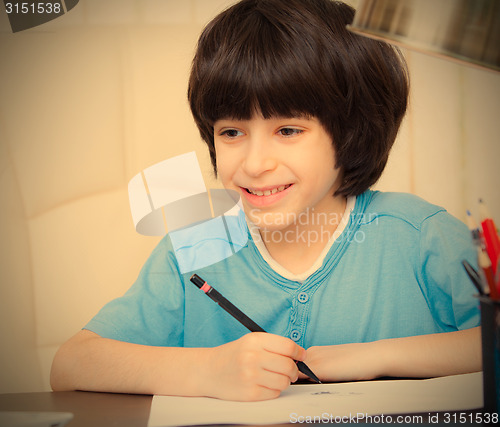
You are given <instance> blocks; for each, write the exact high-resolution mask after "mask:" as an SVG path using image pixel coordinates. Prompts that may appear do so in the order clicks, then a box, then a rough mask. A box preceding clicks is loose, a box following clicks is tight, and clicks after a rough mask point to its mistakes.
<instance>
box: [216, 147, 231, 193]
mask: <svg viewBox="0 0 500 427" xmlns="http://www.w3.org/2000/svg"><path fill="white" fill-rule="evenodd" d="M215 154H216V161H217V177H218V178H219V180H220V181H221V182H222V184H226V183H227V182H228V181H229V180H230V178H231V177H232V175H233V174H234V168H235V165H234V163H235V161H234V157H232V156H231V155H230V153H228V152H227V150H224V149H217V145H216V146H215Z"/></svg>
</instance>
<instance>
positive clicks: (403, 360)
mask: <svg viewBox="0 0 500 427" xmlns="http://www.w3.org/2000/svg"><path fill="white" fill-rule="evenodd" d="M372 344H373V349H374V351H375V354H376V355H377V356H378V357H380V358H381V360H380V361H381V365H380V368H381V371H380V375H379V376H392V377H437V376H445V375H455V374H463V373H468V372H476V371H480V370H481V366H482V361H481V328H480V327H477V328H472V329H467V330H463V331H456V332H449V333H441V334H431V335H421V336H414V337H407V338H396V339H387V340H381V341H377V342H374V343H372Z"/></svg>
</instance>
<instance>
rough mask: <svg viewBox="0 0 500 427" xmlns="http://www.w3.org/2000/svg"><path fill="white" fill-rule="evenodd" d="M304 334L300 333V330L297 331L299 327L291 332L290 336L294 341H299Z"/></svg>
mask: <svg viewBox="0 0 500 427" xmlns="http://www.w3.org/2000/svg"><path fill="white" fill-rule="evenodd" d="M301 336H302V334H301V333H300V331H297V329H294V330H293V331H292V332H291V333H290V338H291V339H292V340H294V341H298V340H300V337H301Z"/></svg>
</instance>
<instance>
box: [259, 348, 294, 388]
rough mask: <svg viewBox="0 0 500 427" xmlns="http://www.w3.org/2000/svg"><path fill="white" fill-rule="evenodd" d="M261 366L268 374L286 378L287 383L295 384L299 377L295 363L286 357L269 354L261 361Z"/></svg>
mask: <svg viewBox="0 0 500 427" xmlns="http://www.w3.org/2000/svg"><path fill="white" fill-rule="evenodd" d="M261 366H262V369H264V370H266V371H268V372H272V373H276V374H279V375H283V376H285V377H287V381H289V382H295V381H297V378H298V377H299V370H298V368H297V365H296V363H295V361H294V360H293V359H292V358H290V357H287V356H283V355H278V354H276V353H269V355H268V356H267V357H265V358H264V359H263V360H262V364H261Z"/></svg>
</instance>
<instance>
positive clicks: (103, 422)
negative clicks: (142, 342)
mask: <svg viewBox="0 0 500 427" xmlns="http://www.w3.org/2000/svg"><path fill="white" fill-rule="evenodd" d="M151 400H152V396H144V395H134V394H114V393H93V392H85V391H66V392H43V393H12V394H0V411H40V412H71V413H73V415H74V418H73V419H72V420H71V421H70V422H69V423H68V424H67V426H68V427H113V426H116V427H147V425H148V420H149V412H150V409H151ZM479 412H480V411H479V410H472V411H462V412H460V414H476V413H479ZM422 415H423V416H424V418H423V421H424V424H428V419H429V418H428V416H429V413H425V414H422ZM443 415H444V414H443V413H439V414H438V416H439V420H440V421H441V422H443V421H445V418H444V417H443ZM290 425H292V424H279V425H278V424H274V425H273V427H280V426H281V427H290ZM307 425H309V424H307ZM322 425H325V424H322ZM448 425H449V424H448ZM452 425H453V424H452ZM462 425H463V424H462ZM0 427H7V426H0ZM259 427H263V426H259Z"/></svg>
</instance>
